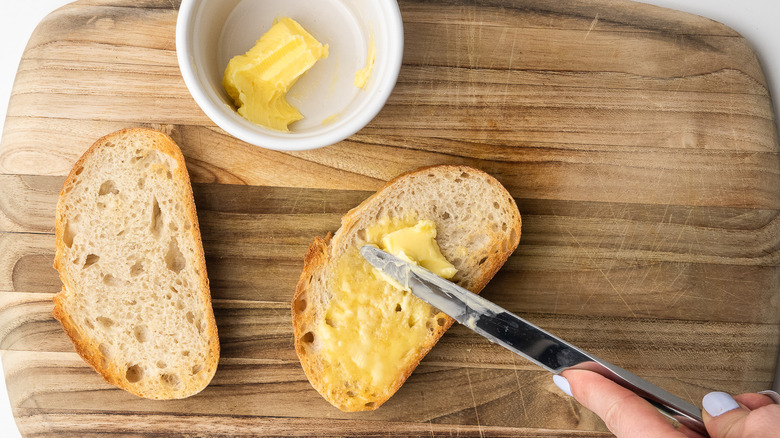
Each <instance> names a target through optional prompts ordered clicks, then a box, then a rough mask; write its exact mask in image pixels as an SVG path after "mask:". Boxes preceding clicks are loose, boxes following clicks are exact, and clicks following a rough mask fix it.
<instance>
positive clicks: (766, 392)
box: [758, 389, 780, 405]
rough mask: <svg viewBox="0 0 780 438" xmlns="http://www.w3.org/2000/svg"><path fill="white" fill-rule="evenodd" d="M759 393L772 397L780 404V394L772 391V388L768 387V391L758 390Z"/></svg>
mask: <svg viewBox="0 0 780 438" xmlns="http://www.w3.org/2000/svg"><path fill="white" fill-rule="evenodd" d="M758 393H759V394H763V395H765V396H767V397H769V398H771V399H772V401H773V402H775V404H778V405H780V394H778V393H777V392H775V391H772V390H771V389H767V390H766V391H758Z"/></svg>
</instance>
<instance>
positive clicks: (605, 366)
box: [568, 356, 709, 437]
mask: <svg viewBox="0 0 780 438" xmlns="http://www.w3.org/2000/svg"><path fill="white" fill-rule="evenodd" d="M591 358H592V359H593V360H592V361H586V362H581V363H579V364H577V365H574V366H571V367H569V368H568V369H580V370H588V371H592V372H595V373H598V374H600V375H602V376H604V377H606V378H608V379H609V380H612V381H613V382H615V383H617V384H618V385H620V386H622V387H624V388H626V389H628V390H630V391H632V392H633V393H634V394H636V395H638V396H640V397H642V398H643V399H645V400H647V401H648V402H649V403H650V404H651V405H653V407H655V408H656V409H658V411H659V412H661V413H662V414H664V415H666V416H667V417H669V418H672V419H674V420H677V421H678V422H679V423H680V424H682V425H684V426H685V427H687V428H689V429H691V430H693V431H694V432H698V433H700V434H702V435H703V436H705V437H709V434H708V433H707V428H706V427H704V421H703V420H702V418H701V409H699V408H697V407H696V406H693V405H692V404H690V403H688V402H686V401H685V400H683V399H681V398H679V397H677V396H675V395H673V394H671V393H669V392H667V391H665V390H663V389H661V388H659V387H657V386H655V385H653V384H652V383H650V382H648V381H647V380H645V379H643V378H641V377H639V376H637V375H635V374H633V373H631V372H629V371H626V370H624V369H623V368H620V367H618V366H615V365H612V364H611V363H609V362H606V361H603V360H601V359H598V358H595V357H592V356H591Z"/></svg>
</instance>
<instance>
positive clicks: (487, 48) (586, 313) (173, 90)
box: [0, 0, 780, 437]
mask: <svg viewBox="0 0 780 438" xmlns="http://www.w3.org/2000/svg"><path fill="white" fill-rule="evenodd" d="M551 3H552V4H551ZM558 3H561V4H558ZM399 4H400V7H401V11H402V14H403V18H404V27H405V40H406V47H405V51H404V65H403V67H402V70H401V73H400V76H399V80H398V84H397V86H396V88H395V90H394V92H393V94H392V95H391V97H390V99H389V101H388V103H387V105H386V106H385V108H384V109H383V110H382V112H381V113H380V114H379V115H378V116H377V117H376V118H375V119H374V120H373V121H372V122H371V123H370V124H369V125H368V126H367V127H366V128H364V129H363V130H361V131H360V132H359V133H357V134H356V135H354V136H352V137H350V138H349V139H347V140H345V141H343V142H341V143H338V144H335V145H333V146H329V147H326V148H323V149H318V150H314V151H302V152H291V153H283V152H277V151H270V150H264V149H261V148H257V147H254V146H250V145H247V144H245V143H243V142H241V141H239V140H236V139H234V138H232V137H230V136H229V135H227V134H226V133H225V132H223V131H222V130H220V129H219V128H217V127H215V126H214V125H213V124H212V123H211V122H210V121H209V119H208V118H207V117H206V116H205V115H204V114H203V113H202V112H201V111H200V110H199V108H198V107H197V105H196V104H195V102H194V101H193V100H192V98H191V97H190V95H189V93H188V92H187V89H186V87H185V86H184V83H183V81H182V79H181V77H180V74H179V70H178V66H177V64H176V56H175V46H174V38H173V35H174V28H175V21H176V14H177V9H178V2H176V1H154V0H145V1H141V2H135V1H129V0H90V1H79V2H76V3H74V4H71V5H68V6H66V7H64V8H62V9H60V10H58V11H57V12H55V13H54V14H52V15H50V16H49V17H47V18H46V19H44V20H43V21H42V22H41V24H40V25H39V27H38V29H37V30H36V31H35V33H34V34H33V36H32V37H31V39H30V42H29V43H28V46H27V49H26V51H25V54H24V57H23V59H22V62H21V64H20V67H19V72H18V75H17V78H16V82H15V84H14V89H13V93H12V97H11V102H10V105H9V110H8V118H7V120H6V124H5V131H4V132H3V137H2V144H1V145H0V351H1V352H2V354H3V356H2V359H3V367H4V370H5V373H6V381H7V385H8V391H9V396H10V399H11V404H12V407H13V410H14V413H15V415H16V418H17V422H18V425H19V427H20V429H21V430H22V432H23V433H24V434H25V436H101V435H104V434H108V433H111V434H117V435H134V436H160V435H164V436H190V435H192V434H193V432H192V431H197V432H195V434H198V435H200V434H203V435H208V436H257V435H286V436H312V435H334V436H343V435H351V436H376V435H392V436H421V435H426V436H428V435H430V436H452V435H464V436H506V435H532V436H543V437H552V436H556V437H585V436H587V437H599V436H609V435H610V434H609V433H608V432H607V431H606V428H605V427H604V425H603V424H602V423H601V421H600V420H599V419H598V418H597V417H595V416H594V415H593V414H592V413H590V412H588V411H587V410H586V409H584V408H582V407H581V406H580V405H579V404H577V403H576V402H574V401H573V400H571V399H569V398H568V397H565V396H564V395H563V394H562V393H560V391H559V390H558V389H557V388H556V387H555V386H554V385H553V383H552V380H551V379H550V377H549V375H548V374H547V373H546V372H544V371H542V370H540V369H538V368H536V367H535V366H533V365H531V364H530V363H529V362H527V361H525V360H523V359H522V358H520V357H517V356H515V355H513V354H511V353H509V352H508V351H505V350H503V349H501V348H498V347H496V346H494V345H492V344H490V343H489V342H487V341H486V340H484V339H483V338H481V337H480V336H478V335H476V334H474V333H472V332H470V331H468V330H466V329H464V328H463V327H459V326H456V327H454V328H453V329H451V330H450V332H448V333H447V334H446V335H445V336H444V337H443V338H442V339H441V341H440V342H439V344H438V345H437V346H436V347H435V348H434V349H433V350H432V351H431V353H430V354H429V355H428V356H427V357H426V358H425V359H424V361H423V362H422V364H421V365H420V367H419V368H418V369H417V370H416V371H415V373H414V374H413V375H412V377H411V378H410V379H409V381H408V382H407V383H406V384H405V385H404V386H403V387H402V388H401V390H400V391H399V392H398V393H397V394H396V395H395V396H394V397H393V398H392V399H391V400H390V401H389V402H388V403H386V404H385V405H384V406H383V407H382V408H380V409H379V410H377V411H374V412H368V413H360V414H346V413H342V412H340V411H338V410H335V409H334V408H332V407H331V406H330V405H328V404H327V402H325V401H324V400H323V399H322V398H321V397H320V396H319V395H318V394H317V393H316V391H314V389H312V387H311V386H310V385H309V384H308V382H307V381H306V378H305V376H304V374H303V372H302V370H301V368H300V365H299V364H298V361H297V358H296V356H295V353H294V350H293V348H292V328H291V325H290V321H289V300H290V298H291V296H292V292H293V290H294V285H295V282H296V281H297V278H298V275H299V274H300V270H301V267H302V261H303V254H304V252H305V250H306V247H307V245H308V244H309V243H310V242H311V241H312V239H313V238H314V236H318V235H324V234H325V233H327V232H330V231H334V230H335V229H336V228H338V226H339V224H340V218H341V216H342V215H343V214H344V213H346V212H347V211H348V210H349V209H350V208H352V207H354V206H355V205H357V204H358V203H360V202H361V201H362V200H363V199H365V198H366V197H367V196H369V195H370V194H371V193H372V192H373V191H374V190H376V189H377V188H379V187H380V186H381V185H382V184H383V183H384V182H385V181H386V180H388V179H390V178H392V177H394V176H395V175H397V174H399V173H401V172H403V171H406V170H410V169H414V168H417V167H419V166H423V165H430V164H442V163H460V164H468V165H472V166H476V167H479V168H481V169H483V170H485V171H487V172H489V173H490V174H492V175H494V176H495V177H496V178H498V179H499V180H500V181H501V182H502V183H503V184H504V185H505V186H506V187H507V189H508V190H509V191H510V193H511V194H512V195H513V196H514V197H515V199H516V201H517V203H518V206H519V208H520V211H521V213H522V215H523V237H522V241H521V244H520V247H519V248H518V250H517V251H516V253H515V254H514V255H513V256H512V257H511V258H510V259H509V261H508V262H507V263H506V265H505V266H504V268H503V269H502V270H501V272H499V274H498V275H497V276H496V277H495V278H494V279H493V281H492V282H491V283H490V285H489V286H488V287H487V288H486V290H485V291H484V295H485V296H486V297H488V298H489V299H491V300H493V301H495V302H496V303H498V304H500V305H502V306H505V307H507V308H509V309H510V310H512V311H515V312H517V313H518V314H520V315H522V316H524V317H526V318H528V319H529V320H531V321H533V322H535V323H537V324H539V325H540V326H542V327H544V328H546V329H548V330H550V331H552V332H553V333H556V334H558V335H559V336H561V337H563V338H565V339H567V340H570V341H571V342H573V343H575V344H576V345H580V346H582V347H584V348H585V349H587V350H589V351H592V352H593V353H595V354H596V355H598V356H600V357H603V358H605V359H606V360H609V361H611V362H613V363H616V364H617V365H619V366H622V367H624V368H627V369H629V370H631V371H633V372H635V373H636V374H639V375H641V376H643V377H645V378H647V379H649V380H651V381H652V382H654V383H656V384H658V385H660V386H662V387H664V388H666V389H668V390H670V391H672V392H675V393H677V394H678V395H680V396H682V397H683V398H685V399H688V400H690V401H692V402H694V403H698V401H699V400H700V398H701V396H702V395H703V394H705V393H706V392H708V391H710V390H714V389H721V390H726V391H730V392H734V393H739V392H746V391H756V390H761V389H765V388H767V387H770V386H771V384H772V379H773V375H774V371H775V367H776V359H777V353H778V350H780V293H779V291H780V268H778V267H779V266H780V250H779V249H780V219H778V214H779V213H780V156H779V155H778V140H777V133H776V130H775V122H774V114H773V112H772V107H771V101H770V98H769V93H768V91H767V87H766V81H765V79H764V75H763V73H762V71H761V68H760V65H759V64H758V62H757V60H756V58H755V55H754V54H753V53H752V51H751V49H750V47H749V44H748V43H747V42H746V41H745V40H744V39H743V38H741V37H740V36H739V35H738V34H736V33H735V32H734V31H732V30H731V29H728V28H726V27H725V26H723V25H720V24H718V23H715V22H713V21H710V20H707V19H704V18H701V17H695V16H691V15H687V14H682V13H679V12H675V11H670V10H666V9H661V8H656V7H653V6H648V5H644V4H638V3H631V2H626V1H617V0H599V1H585V0H574V1H568V2H548V1H542V0H523V1H513V2H509V1H501V0H479V1H469V2H465V1H460V0H438V1H415V0H402V1H400V3H399ZM128 126H149V127H153V128H156V129H160V130H162V131H164V132H167V133H169V134H170V135H171V136H172V137H173V138H174V139H175V140H176V141H177V143H178V144H179V145H180V146H181V148H182V151H183V152H184V154H185V157H186V161H187V166H188V169H189V172H190V176H191V178H192V180H193V182H194V185H193V190H194V194H195V201H196V206H197V209H198V216H199V221H200V224H201V228H202V234H203V243H204V249H205V253H206V258H207V260H206V261H207V268H208V273H209V278H210V281H211V287H212V295H213V298H214V310H215V315H216V318H217V324H218V327H219V333H220V341H221V346H222V359H221V361H220V364H219V369H218V371H217V374H216V376H215V379H214V381H213V383H212V384H211V385H210V386H209V387H208V388H207V389H206V390H204V391H203V392H202V393H201V394H199V395H197V396H195V397H192V398H189V399H185V400H178V401H171V402H164V403H160V402H154V401H149V400H143V399H139V398H136V397H133V396H132V395H130V394H128V393H125V392H123V391H121V390H118V389H115V388H113V387H112V386H110V385H108V384H107V383H105V382H104V381H103V380H102V379H101V378H100V377H99V376H98V375H97V374H96V373H94V372H93V371H92V370H91V369H90V368H89V367H88V366H87V365H86V364H85V363H84V362H83V361H82V360H81V359H79V357H78V356H77V355H76V354H75V353H74V352H73V348H72V346H71V344H70V341H69V340H68V339H67V338H66V336H65V335H64V334H63V332H62V331H61V329H60V327H59V325H58V323H57V322H56V321H55V320H54V319H53V318H52V317H51V309H52V304H51V297H52V296H53V294H55V293H57V292H58V291H59V289H60V287H61V284H60V282H59V279H58V277H57V273H56V271H55V270H54V269H53V268H52V267H51V265H52V261H53V255H54V245H53V240H54V237H53V227H54V208H55V206H56V202H57V195H58V192H59V189H60V188H61V186H62V182H63V181H64V176H65V175H66V174H67V172H68V171H69V170H70V168H71V166H72V164H73V162H75V160H76V159H77V158H78V157H79V156H80V155H81V154H82V153H83V151H84V150H86V148H87V147H89V145H91V144H92V142H94V141H95V140H96V139H97V138H99V137H100V136H102V135H104V134H106V133H108V132H111V131H114V130H117V129H120V128H124V127H128Z"/></svg>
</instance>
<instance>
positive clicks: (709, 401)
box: [701, 391, 739, 417]
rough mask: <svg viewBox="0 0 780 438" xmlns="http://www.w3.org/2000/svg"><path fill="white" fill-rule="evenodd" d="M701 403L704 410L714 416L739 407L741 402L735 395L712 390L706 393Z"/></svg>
mask: <svg viewBox="0 0 780 438" xmlns="http://www.w3.org/2000/svg"><path fill="white" fill-rule="evenodd" d="M701 404H702V407H703V408H704V410H705V411H707V413H709V414H710V415H712V416H713V417H717V416H718V415H721V414H723V413H726V412H728V411H733V410H734V409H737V408H739V404H738V403H737V401H736V400H734V398H733V397H731V396H730V395H728V394H726V393H725V392H720V391H715V392H711V393H709V394H707V395H705V396H704V398H703V399H702V400H701Z"/></svg>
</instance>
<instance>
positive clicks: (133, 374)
mask: <svg viewBox="0 0 780 438" xmlns="http://www.w3.org/2000/svg"><path fill="white" fill-rule="evenodd" d="M143 378H144V369H143V368H141V366H140V365H133V366H131V367H128V368H127V372H126V373H125V379H126V380H127V381H128V382H130V383H136V382H140V381H141V379H143Z"/></svg>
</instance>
